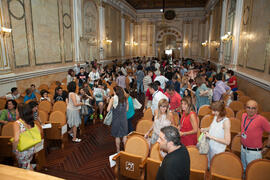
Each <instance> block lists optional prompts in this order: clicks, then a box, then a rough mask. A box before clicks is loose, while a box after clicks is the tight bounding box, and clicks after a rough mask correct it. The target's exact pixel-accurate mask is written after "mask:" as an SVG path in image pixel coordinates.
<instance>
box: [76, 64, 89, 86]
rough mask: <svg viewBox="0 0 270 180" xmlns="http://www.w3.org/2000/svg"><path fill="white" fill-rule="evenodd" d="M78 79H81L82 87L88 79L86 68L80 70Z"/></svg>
mask: <svg viewBox="0 0 270 180" xmlns="http://www.w3.org/2000/svg"><path fill="white" fill-rule="evenodd" d="M77 79H78V80H79V87H82V85H83V83H84V82H87V81H88V74H87V73H86V72H85V70H84V68H83V67H81V68H80V72H79V73H78V74H77Z"/></svg>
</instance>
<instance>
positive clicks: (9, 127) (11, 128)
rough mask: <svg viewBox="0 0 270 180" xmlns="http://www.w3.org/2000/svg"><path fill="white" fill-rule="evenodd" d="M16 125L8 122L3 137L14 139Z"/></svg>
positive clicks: (3, 129) (4, 127)
mask: <svg viewBox="0 0 270 180" xmlns="http://www.w3.org/2000/svg"><path fill="white" fill-rule="evenodd" d="M14 123H15V122H8V123H7V124H5V125H4V126H3V128H2V133H1V135H2V136H11V137H14V126H13V125H14Z"/></svg>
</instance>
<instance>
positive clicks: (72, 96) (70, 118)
mask: <svg viewBox="0 0 270 180" xmlns="http://www.w3.org/2000/svg"><path fill="white" fill-rule="evenodd" d="M67 89H68V92H69V94H68V100H67V101H68V102H67V123H68V126H69V127H70V128H71V130H70V131H69V134H70V136H71V137H72V142H76V143H77V142H81V139H79V138H77V128H78V127H79V125H80V124H81V116H80V109H81V106H82V105H83V103H81V102H80V97H79V96H78V95H77V94H76V93H75V91H76V83H75V82H74V81H72V82H70V83H69V84H68V87H67Z"/></svg>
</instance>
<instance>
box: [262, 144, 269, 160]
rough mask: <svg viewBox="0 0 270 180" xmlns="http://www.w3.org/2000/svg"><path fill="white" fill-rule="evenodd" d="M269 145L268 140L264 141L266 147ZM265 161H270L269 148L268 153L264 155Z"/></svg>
mask: <svg viewBox="0 0 270 180" xmlns="http://www.w3.org/2000/svg"><path fill="white" fill-rule="evenodd" d="M267 143H268V139H266V140H265V141H264V143H263V144H264V146H266V145H267ZM263 159H268V160H270V149H269V148H267V151H266V153H264V154H263Z"/></svg>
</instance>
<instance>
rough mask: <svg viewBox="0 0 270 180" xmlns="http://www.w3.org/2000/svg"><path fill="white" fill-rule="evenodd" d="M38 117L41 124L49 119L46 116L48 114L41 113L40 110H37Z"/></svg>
mask: <svg viewBox="0 0 270 180" xmlns="http://www.w3.org/2000/svg"><path fill="white" fill-rule="evenodd" d="M38 115H39V118H40V120H41V122H42V123H44V124H45V123H47V122H48V120H49V119H48V118H49V115H48V113H47V112H45V111H42V110H39V111H38Z"/></svg>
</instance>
